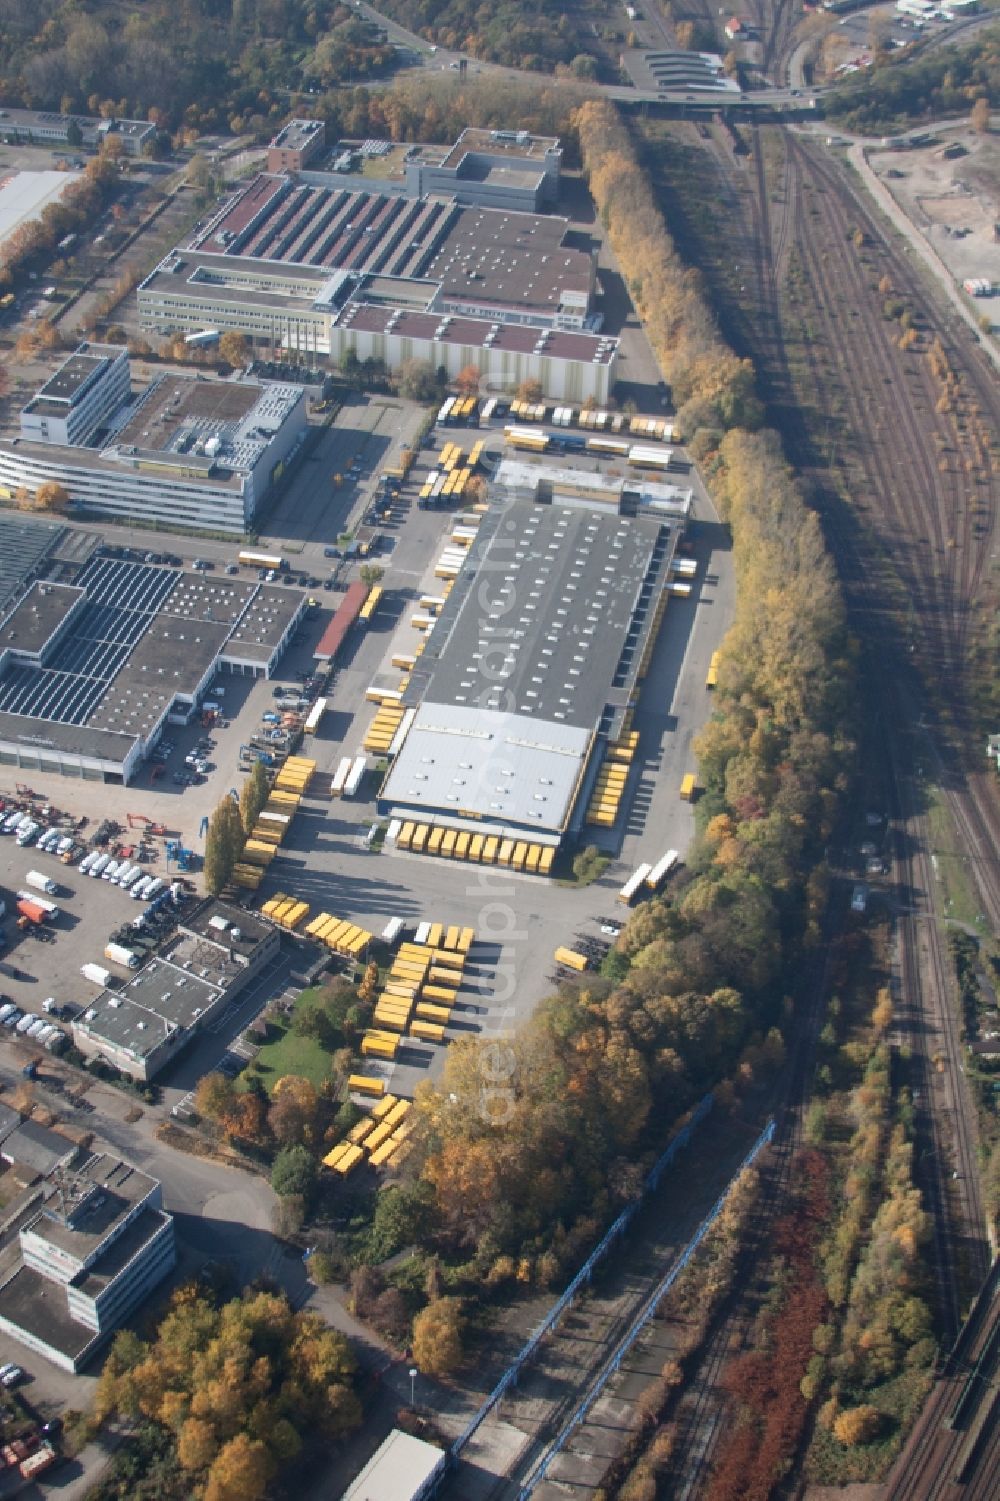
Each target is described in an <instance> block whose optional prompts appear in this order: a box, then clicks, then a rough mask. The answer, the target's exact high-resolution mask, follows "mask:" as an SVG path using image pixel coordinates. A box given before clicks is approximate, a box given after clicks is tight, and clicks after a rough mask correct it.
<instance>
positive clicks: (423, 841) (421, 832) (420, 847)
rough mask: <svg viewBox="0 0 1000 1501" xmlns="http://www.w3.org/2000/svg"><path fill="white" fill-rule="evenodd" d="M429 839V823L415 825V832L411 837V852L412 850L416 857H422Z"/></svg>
mask: <svg viewBox="0 0 1000 1501" xmlns="http://www.w3.org/2000/svg"><path fill="white" fill-rule="evenodd" d="M430 837H431V826H430V824H429V823H421V824H418V825H417V832H416V833H415V834H414V836H413V850H414V853H415V854H418V855H422V854H423V852H424V850H425V849H426V848H427V841H428V839H429V838H430Z"/></svg>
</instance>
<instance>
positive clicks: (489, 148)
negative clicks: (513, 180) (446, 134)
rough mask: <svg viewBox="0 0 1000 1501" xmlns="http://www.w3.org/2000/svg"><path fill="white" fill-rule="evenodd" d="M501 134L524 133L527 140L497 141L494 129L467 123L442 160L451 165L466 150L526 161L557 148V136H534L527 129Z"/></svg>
mask: <svg viewBox="0 0 1000 1501" xmlns="http://www.w3.org/2000/svg"><path fill="white" fill-rule="evenodd" d="M502 134H503V135H504V136H512V135H513V136H514V137H516V136H518V135H526V136H527V140H521V141H518V140H517V139H509V140H508V139H501V140H499V141H498V140H495V139H494V137H495V135H496V132H495V131H492V130H487V129H486V128H485V127H484V126H481V125H467V126H466V127H465V129H464V130H463V131H462V134H461V135H460V136H459V138H458V140H457V141H456V142H455V144H454V146H452V147H451V148H450V150H449V151H448V153H447V155H446V156H445V158H444V161H445V163H446V164H447V165H449V166H453V165H454V164H455V162H457V161H460V160H461V158H462V156H463V155H464V154H465V152H466V151H484V152H491V153H495V154H497V155H501V154H502V155H507V156H513V157H522V158H523V159H524V160H525V161H528V160H532V159H541V158H543V157H544V156H545V154H546V152H548V151H556V150H558V148H559V137H558V136H536V135H531V134H530V133H529V132H527V131H515V132H511V131H504V132H503V133H502Z"/></svg>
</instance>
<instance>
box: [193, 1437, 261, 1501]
mask: <svg viewBox="0 0 1000 1501" xmlns="http://www.w3.org/2000/svg"><path fill="white" fill-rule="evenodd" d="M273 1468H274V1464H273V1461H272V1459H271V1456H270V1455H269V1454H268V1452H267V1449H266V1448H265V1447H264V1445H263V1444H262V1443H261V1442H260V1441H259V1440H258V1439H251V1438H250V1437H249V1436H248V1435H247V1434H245V1433H238V1434H237V1435H236V1437H235V1438H232V1439H230V1440H229V1443H228V1444H226V1445H224V1447H223V1448H222V1449H220V1450H219V1452H218V1454H217V1456H216V1458H215V1459H214V1460H213V1461H212V1464H211V1467H210V1468H209V1471H208V1476H207V1479H206V1482H205V1490H204V1501H263V1498H264V1497H265V1496H266V1495H267V1491H268V1484H269V1482H270V1479H271V1474H272V1471H273Z"/></svg>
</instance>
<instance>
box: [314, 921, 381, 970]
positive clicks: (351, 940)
mask: <svg viewBox="0 0 1000 1501" xmlns="http://www.w3.org/2000/svg"><path fill="white" fill-rule="evenodd" d="M305 931H306V935H307V937H309V938H315V939H316V940H317V941H318V942H319V943H322V944H325V945H326V947H327V948H328V949H329V950H330V951H331V953H334V954H340V955H341V957H342V958H345V959H359V958H360V957H361V955H362V954H363V953H364V951H365V949H366V948H367V947H368V945H369V944H370V943H371V941H372V935H371V934H370V933H369V932H368V930H367V929H366V928H361V927H359V926H358V925H357V924H356V923H352V922H350V921H348V919H347V918H344V917H334V916H333V915H332V914H331V913H329V912H321V913H320V914H319V916H318V917H314V918H313V920H312V922H311V923H310V924H309V925H308V927H307V928H306V930H305Z"/></svg>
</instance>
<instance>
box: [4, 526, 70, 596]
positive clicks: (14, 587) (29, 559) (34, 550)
mask: <svg viewBox="0 0 1000 1501" xmlns="http://www.w3.org/2000/svg"><path fill="white" fill-rule="evenodd" d="M68 530H69V528H68V527H66V526H64V525H63V524H62V522H60V521H35V520H33V519H32V520H29V519H28V518H27V517H26V516H17V515H12V514H11V513H10V512H0V611H3V610H5V609H6V608H7V606H8V605H9V604H10V603H11V602H12V601H13V600H14V599H16V597H17V595H18V594H19V593H20V592H21V589H22V588H23V587H24V583H25V580H26V579H28V578H30V577H31V575H32V574H33V573H36V572H37V571H38V570H39V569H40V567H41V565H42V563H43V562H44V561H45V558H46V557H47V556H48V554H49V553H51V552H52V550H53V549H54V548H55V547H56V545H57V544H58V543H59V542H60V541H61V539H62V538H63V536H64V535H65V533H66V532H67V531H68Z"/></svg>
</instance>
